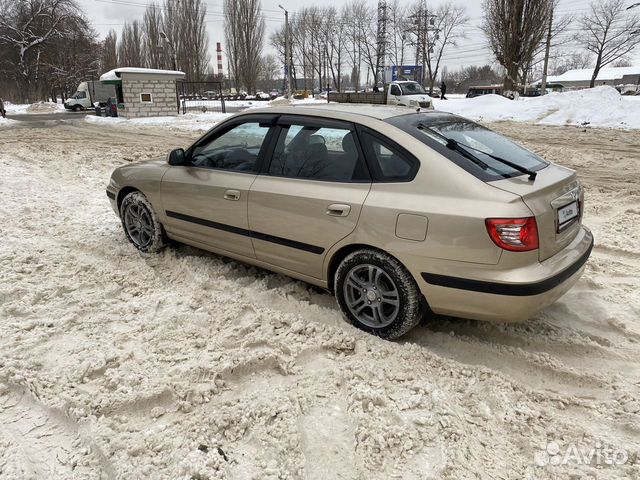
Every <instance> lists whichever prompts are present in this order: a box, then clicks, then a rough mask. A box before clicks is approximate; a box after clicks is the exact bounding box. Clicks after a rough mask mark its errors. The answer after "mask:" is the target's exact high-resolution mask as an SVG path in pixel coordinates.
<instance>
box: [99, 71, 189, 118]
mask: <svg viewBox="0 0 640 480" xmlns="http://www.w3.org/2000/svg"><path fill="white" fill-rule="evenodd" d="M184 77H185V74H184V73H183V72H178V71H174V70H154V69H150V68H135V67H123V68H116V69H114V70H111V71H109V72H107V73H105V74H103V75H102V76H101V77H100V82H102V83H104V84H111V85H115V87H116V94H117V101H118V115H119V116H121V117H124V118H138V117H161V116H169V115H177V114H178V95H177V91H176V82H177V81H179V80H184Z"/></svg>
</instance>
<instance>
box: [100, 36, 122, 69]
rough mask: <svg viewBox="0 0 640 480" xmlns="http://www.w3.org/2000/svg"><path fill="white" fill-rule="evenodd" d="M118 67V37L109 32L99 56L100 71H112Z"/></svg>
mask: <svg viewBox="0 0 640 480" xmlns="http://www.w3.org/2000/svg"><path fill="white" fill-rule="evenodd" d="M117 66H118V35H117V34H116V32H115V30H110V31H109V33H108V34H107V36H106V37H105V39H104V41H103V42H102V51H101V55H100V69H101V70H102V71H103V72H107V71H109V70H113V69H114V68H116V67H117Z"/></svg>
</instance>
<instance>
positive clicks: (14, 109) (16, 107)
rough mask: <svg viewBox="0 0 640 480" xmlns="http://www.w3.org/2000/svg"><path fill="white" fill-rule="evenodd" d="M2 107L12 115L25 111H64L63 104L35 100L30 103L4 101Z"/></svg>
mask: <svg viewBox="0 0 640 480" xmlns="http://www.w3.org/2000/svg"><path fill="white" fill-rule="evenodd" d="M4 107H5V109H6V110H7V113H8V114H13V115H22V114H25V113H57V112H64V111H65V109H64V105H63V104H61V103H53V102H36V103H32V104H28V103H10V102H5V104H4Z"/></svg>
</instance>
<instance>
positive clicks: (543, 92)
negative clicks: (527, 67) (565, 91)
mask: <svg viewBox="0 0 640 480" xmlns="http://www.w3.org/2000/svg"><path fill="white" fill-rule="evenodd" d="M552 26H553V2H552V3H551V12H550V13H549V29H548V30H547V47H546V49H545V51H544V66H543V67H542V86H541V87H540V95H546V93H547V69H548V67H549V50H550V49H551V27H552ZM526 87H527V86H526V85H525V88H526Z"/></svg>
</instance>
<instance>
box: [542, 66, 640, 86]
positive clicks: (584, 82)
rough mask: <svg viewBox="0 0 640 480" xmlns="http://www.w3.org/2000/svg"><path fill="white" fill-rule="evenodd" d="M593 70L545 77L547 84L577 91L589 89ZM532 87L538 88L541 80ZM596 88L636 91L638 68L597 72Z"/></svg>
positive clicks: (581, 70) (639, 80)
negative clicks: (600, 86) (607, 87)
mask: <svg viewBox="0 0 640 480" xmlns="http://www.w3.org/2000/svg"><path fill="white" fill-rule="evenodd" d="M592 75H593V68H581V69H577V70H569V71H567V72H564V73H563V74H562V75H550V76H548V77H547V83H559V84H562V85H563V86H564V88H565V90H577V89H580V88H589V84H590V83H591V76H592ZM534 85H536V86H537V87H540V86H541V85H542V80H541V79H540V80H538V81H537V82H534ZM595 85H596V86H599V85H610V86H612V87H618V88H620V87H623V86H627V87H630V86H634V85H635V87H636V88H635V89H636V90H637V89H638V86H639V85H640V66H639V67H605V68H603V69H601V70H600V72H598V77H597V78H596V83H595ZM627 89H628V88H627Z"/></svg>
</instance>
